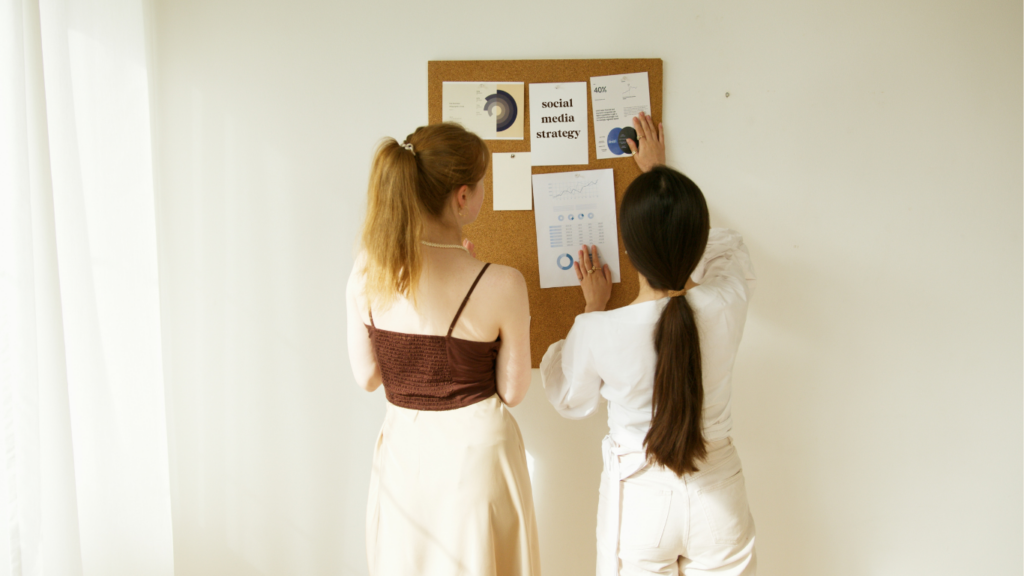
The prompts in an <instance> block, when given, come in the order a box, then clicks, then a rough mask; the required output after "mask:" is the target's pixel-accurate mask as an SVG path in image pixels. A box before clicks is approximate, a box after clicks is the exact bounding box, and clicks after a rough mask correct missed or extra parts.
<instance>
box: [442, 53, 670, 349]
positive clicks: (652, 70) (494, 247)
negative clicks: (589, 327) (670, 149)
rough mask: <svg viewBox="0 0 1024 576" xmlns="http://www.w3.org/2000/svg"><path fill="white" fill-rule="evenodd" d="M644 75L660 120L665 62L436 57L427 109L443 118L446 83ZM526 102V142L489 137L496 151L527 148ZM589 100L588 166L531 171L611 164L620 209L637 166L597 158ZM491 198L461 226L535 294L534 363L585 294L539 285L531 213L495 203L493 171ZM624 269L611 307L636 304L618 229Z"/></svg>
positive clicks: (484, 253) (484, 254) (561, 334)
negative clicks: (473, 218) (496, 206)
mask: <svg viewBox="0 0 1024 576" xmlns="http://www.w3.org/2000/svg"><path fill="white" fill-rule="evenodd" d="M635 72H647V78H648V83H649V86H650V91H651V112H652V114H653V117H654V121H655V122H660V121H661V118H662V115H661V112H662V108H661V105H662V98H661V90H662V69H661V60H660V59H639V60H629V59H622V60H477V61H434V62H428V63H427V87H428V98H429V101H428V106H429V108H428V111H429V119H430V123H431V124H434V123H438V122H441V102H442V99H441V91H442V83H443V82H523V83H524V84H526V85H529V84H532V83H547V82H586V83H587V85H588V86H589V85H590V78H591V77H592V76H610V75H614V74H630V73H635ZM525 88H526V90H524V94H525V98H526V100H525V102H524V104H523V106H522V111H523V112H524V114H525V116H526V118H525V127H524V132H525V137H524V139H523V140H487V146H488V148H490V150H491V152H529V151H530V112H529V110H530V103H529V98H530V97H529V88H528V86H526V87H525ZM592 106H593V105H592V102H591V99H590V98H589V97H588V98H587V124H588V129H589V134H588V137H587V139H588V148H589V160H590V161H589V163H587V164H582V165H567V166H534V167H533V174H543V173H549V172H570V171H576V170H597V169H601V168H611V169H612V171H613V173H614V176H615V207H616V214H617V213H618V208H619V206H620V204H621V202H622V194H623V193H624V192H625V191H626V187H627V186H629V183H630V182H632V181H633V179H634V178H636V177H637V176H639V175H640V169H639V168H638V167H637V165H636V162H635V161H634V160H633V158H632V157H631V156H627V157H624V158H610V159H606V160H598V159H597V150H596V148H595V145H594V111H593V107H592ZM484 187H485V189H486V194H487V197H486V198H484V203H483V207H482V208H481V210H480V215H479V217H477V219H476V221H475V222H474V223H473V224H471V225H469V226H466V227H465V228H464V232H465V234H466V236H467V237H468V238H469V239H470V240H471V241H472V242H473V244H475V245H476V255H477V258H479V259H480V260H482V261H484V262H493V263H495V264H503V265H505V266H511V267H513V268H516V269H517V270H519V271H520V272H522V274H523V276H524V277H525V278H526V287H527V290H528V291H529V297H530V315H531V316H532V317H533V319H532V321H531V323H530V351H531V355H532V359H533V367H534V368H537V367H538V366H539V365H540V360H541V358H542V357H543V356H544V352H545V351H547V349H548V346H550V345H551V344H552V343H553V342H556V341H558V340H560V339H562V338H565V335H566V334H567V333H568V332H569V329H570V328H572V324H573V321H574V319H575V318H576V316H577V315H578V314H580V313H581V312H583V307H584V300H583V293H582V291H581V290H580V289H579V288H578V287H567V288H544V289H541V287H540V273H539V270H538V265H537V233H536V227H535V224H534V214H533V211H532V210H516V211H504V210H502V211H497V212H495V211H494V210H493V209H492V207H493V204H494V202H493V197H492V196H491V193H492V190H493V180H492V174H491V169H490V168H488V170H487V175H486V176H484ZM619 267H620V277H621V279H622V281H621V282H620V283H618V284H614V285H613V286H612V296H611V299H610V300H609V301H608V308H609V309H611V308H618V307H620V306H623V305H625V304H628V303H630V302H632V301H633V300H634V299H635V298H636V294H637V290H638V289H639V285H638V279H637V275H636V269H635V268H633V266H632V265H631V264H630V262H629V257H628V256H626V253H625V248H624V246H623V243H622V234H621V232H619Z"/></svg>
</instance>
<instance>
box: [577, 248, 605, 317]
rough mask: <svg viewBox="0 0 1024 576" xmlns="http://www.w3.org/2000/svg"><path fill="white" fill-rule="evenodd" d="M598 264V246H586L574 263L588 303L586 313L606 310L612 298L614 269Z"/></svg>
mask: <svg viewBox="0 0 1024 576" xmlns="http://www.w3.org/2000/svg"><path fill="white" fill-rule="evenodd" d="M591 255H593V256H591ZM597 262H599V259H598V255H597V246H590V247H588V246H587V245H586V244H584V245H583V248H582V249H581V250H580V251H579V257H578V258H576V262H574V263H573V268H575V269H576V279H577V280H579V281H580V288H582V289H583V298H584V299H585V300H586V301H587V308H586V310H584V312H598V311H601V310H604V307H605V306H607V305H608V299H609V298H611V297H612V269H611V268H609V267H608V265H607V264H605V265H604V266H601V267H598V265H597Z"/></svg>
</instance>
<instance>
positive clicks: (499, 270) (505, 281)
mask: <svg viewBox="0 0 1024 576" xmlns="http://www.w3.org/2000/svg"><path fill="white" fill-rule="evenodd" d="M480 282H481V284H484V283H486V286H487V287H488V288H489V289H491V290H493V291H496V292H501V293H503V294H507V295H509V296H512V295H515V294H518V293H522V294H523V296H525V295H526V279H525V278H523V274H522V272H520V271H519V270H516V269H515V268H513V267H511V266H502V265H501V264H491V266H490V268H488V269H487V272H485V273H484V275H483V278H481V279H480Z"/></svg>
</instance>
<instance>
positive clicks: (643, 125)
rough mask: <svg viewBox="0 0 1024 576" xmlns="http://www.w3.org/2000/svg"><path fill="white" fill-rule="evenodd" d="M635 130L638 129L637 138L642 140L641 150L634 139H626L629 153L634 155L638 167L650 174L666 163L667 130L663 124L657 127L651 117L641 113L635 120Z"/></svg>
mask: <svg viewBox="0 0 1024 576" xmlns="http://www.w3.org/2000/svg"><path fill="white" fill-rule="evenodd" d="M633 128H635V129H636V133H637V138H639V139H640V148H639V150H638V149H637V143H636V142H634V141H633V139H632V138H627V139H626V144H628V145H629V151H630V152H632V153H633V159H634V160H636V165H637V166H639V167H640V169H641V170H643V171H644V172H650V171H651V169H652V168H654V167H655V166H660V165H662V164H664V163H665V128H664V126H662V125H661V124H658V125H657V127H655V125H654V120H652V119H651V117H650V116H648V115H647V114H644V113H643V112H641V113H640V114H639V115H638V116H636V117H634V118H633Z"/></svg>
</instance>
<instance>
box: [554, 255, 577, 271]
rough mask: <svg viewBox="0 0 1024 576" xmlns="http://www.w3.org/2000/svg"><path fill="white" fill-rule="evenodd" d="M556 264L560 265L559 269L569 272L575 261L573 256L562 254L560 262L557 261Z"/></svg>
mask: <svg viewBox="0 0 1024 576" xmlns="http://www.w3.org/2000/svg"><path fill="white" fill-rule="evenodd" d="M563 262H564V263H563ZM555 263H556V264H558V267H559V268H561V269H562V270H568V269H569V268H572V263H573V259H572V256H569V255H568V254H562V255H561V256H559V257H558V260H556V261H555Z"/></svg>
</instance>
